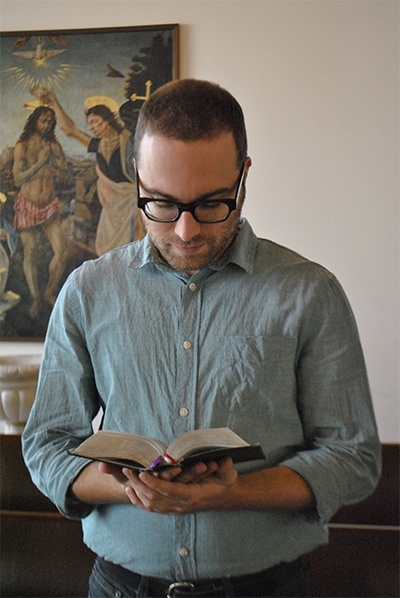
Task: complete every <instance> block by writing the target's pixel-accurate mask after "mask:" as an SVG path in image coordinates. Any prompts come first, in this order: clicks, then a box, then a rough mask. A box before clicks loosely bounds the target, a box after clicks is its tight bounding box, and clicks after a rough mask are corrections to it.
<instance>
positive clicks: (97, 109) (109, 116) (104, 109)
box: [85, 104, 124, 135]
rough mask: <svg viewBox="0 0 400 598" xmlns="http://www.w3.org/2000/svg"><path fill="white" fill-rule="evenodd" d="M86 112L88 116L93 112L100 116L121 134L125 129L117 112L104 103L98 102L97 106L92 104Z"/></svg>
mask: <svg viewBox="0 0 400 598" xmlns="http://www.w3.org/2000/svg"><path fill="white" fill-rule="evenodd" d="M85 114H86V118H87V117H88V116H90V115H91V114H94V115H96V116H100V117H101V118H102V119H103V120H105V121H106V122H108V124H109V125H110V127H111V128H112V129H114V130H115V131H117V133H118V134H119V135H120V134H121V133H122V131H123V130H124V127H123V126H122V124H121V123H119V122H118V120H117V118H116V116H115V114H114V113H113V112H111V110H110V108H109V107H108V106H105V105H104V104H96V105H95V106H92V107H91V108H89V109H88V110H86V112H85Z"/></svg>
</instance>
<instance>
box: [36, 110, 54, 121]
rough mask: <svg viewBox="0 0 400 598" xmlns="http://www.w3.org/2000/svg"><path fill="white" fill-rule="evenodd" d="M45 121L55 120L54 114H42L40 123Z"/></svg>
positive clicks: (39, 119)
mask: <svg viewBox="0 0 400 598" xmlns="http://www.w3.org/2000/svg"><path fill="white" fill-rule="evenodd" d="M43 120H54V114H53V113H52V112H50V111H48V112H42V114H40V116H39V118H38V121H43Z"/></svg>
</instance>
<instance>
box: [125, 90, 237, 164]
mask: <svg viewBox="0 0 400 598" xmlns="http://www.w3.org/2000/svg"><path fill="white" fill-rule="evenodd" d="M229 131H230V132H232V134H233V137H234V139H235V143H236V148H237V164H238V168H241V166H242V164H243V162H244V160H245V158H246V156H247V135H246V126H245V122H244V115H243V110H242V108H241V106H240V104H239V103H238V101H237V100H236V99H235V98H234V97H233V96H232V95H231V94H230V93H229V92H228V91H226V90H225V89H223V88H222V87H220V86H219V85H217V84H216V83H211V82H209V81H201V80H198V79H181V80H179V81H172V82H170V83H167V84H166V85H163V86H162V87H159V88H158V89H157V90H156V91H155V92H154V93H153V94H152V95H151V96H150V97H149V99H148V100H146V101H145V102H144V104H143V106H142V108H141V111H140V113H139V119H138V123H137V127H136V132H135V145H134V154H135V157H136V158H137V159H138V158H139V154H140V144H141V142H142V139H143V137H144V135H145V134H146V133H150V134H158V135H161V136H163V137H170V138H171V139H179V140H181V141H198V140H200V139H211V138H213V137H215V136H216V135H219V134H221V133H223V132H229Z"/></svg>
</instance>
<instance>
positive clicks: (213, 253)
mask: <svg viewBox="0 0 400 598" xmlns="http://www.w3.org/2000/svg"><path fill="white" fill-rule="evenodd" d="M240 211H241V210H239V209H237V210H235V211H234V212H232V214H231V216H230V218H228V220H226V221H225V222H222V223H219V224H205V225H203V226H204V227H206V230H207V229H208V230H209V231H212V229H213V227H216V228H217V230H216V232H215V234H214V235H212V234H206V233H202V234H199V235H196V237H193V238H192V239H191V240H190V241H188V242H186V243H185V242H184V241H182V239H181V238H180V237H179V236H178V235H176V234H175V233H173V232H172V233H170V234H169V235H168V236H167V235H161V234H156V230H157V228H156V227H157V223H153V222H151V221H149V220H147V222H146V221H145V228H146V230H147V233H148V235H149V237H150V239H151V241H152V242H153V244H154V245H155V247H156V248H157V250H158V252H159V254H160V256H161V257H162V259H163V260H164V261H165V262H167V264H169V265H170V266H171V267H172V268H173V269H174V270H181V271H183V272H186V273H188V274H193V273H194V272H197V271H198V270H201V269H202V268H205V267H206V266H209V265H210V264H213V263H214V262H216V261H218V260H219V259H220V258H221V257H222V256H223V254H224V253H225V251H226V250H227V249H228V247H229V246H230V245H231V244H232V243H233V241H234V239H235V238H236V235H237V233H238V232H239V218H240ZM154 225H155V226H154ZM208 230H207V233H208ZM198 246H199V251H195V252H194V253H193V254H190V253H187V254H184V253H183V251H184V250H185V249H186V250H188V251H189V250H190V248H192V247H193V248H194V247H198ZM200 246H201V247H200ZM180 248H181V249H182V253H181V252H180V251H179V249H180Z"/></svg>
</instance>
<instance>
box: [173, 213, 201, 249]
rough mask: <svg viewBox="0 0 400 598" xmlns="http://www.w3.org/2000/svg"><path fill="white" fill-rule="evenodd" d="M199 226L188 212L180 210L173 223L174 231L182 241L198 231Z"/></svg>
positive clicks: (190, 238) (188, 239) (186, 240)
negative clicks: (177, 217) (180, 212)
mask: <svg viewBox="0 0 400 598" xmlns="http://www.w3.org/2000/svg"><path fill="white" fill-rule="evenodd" d="M200 226H201V225H200V222H197V220H195V219H194V218H193V216H192V214H191V213H190V212H182V214H181V215H180V218H179V219H178V220H177V221H176V223H175V233H176V234H177V235H178V237H180V238H181V239H182V241H185V242H189V241H191V240H192V239H193V237H195V236H196V235H197V234H198V233H199V232H200Z"/></svg>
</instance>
